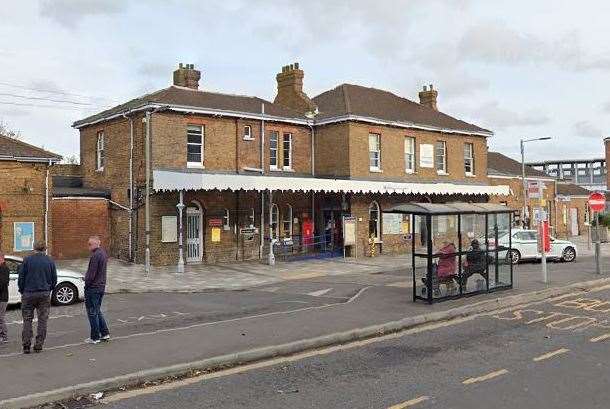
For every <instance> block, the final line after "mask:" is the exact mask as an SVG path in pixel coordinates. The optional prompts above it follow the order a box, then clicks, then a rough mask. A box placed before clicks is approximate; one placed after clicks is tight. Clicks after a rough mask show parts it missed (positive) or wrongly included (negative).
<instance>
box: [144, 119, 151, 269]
mask: <svg viewBox="0 0 610 409" xmlns="http://www.w3.org/2000/svg"><path fill="white" fill-rule="evenodd" d="M150 118H151V112H150V111H146V141H145V155H146V158H145V161H146V197H145V201H144V203H145V206H144V208H145V217H144V218H145V236H146V250H145V252H144V271H145V273H146V276H147V277H148V274H149V273H150Z"/></svg>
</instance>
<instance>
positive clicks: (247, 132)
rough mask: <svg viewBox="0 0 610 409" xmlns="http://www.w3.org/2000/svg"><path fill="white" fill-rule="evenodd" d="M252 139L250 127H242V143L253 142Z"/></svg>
mask: <svg viewBox="0 0 610 409" xmlns="http://www.w3.org/2000/svg"><path fill="white" fill-rule="evenodd" d="M253 140H254V137H253V136H252V126H251V125H244V141H253Z"/></svg>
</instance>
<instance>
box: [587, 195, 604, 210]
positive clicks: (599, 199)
mask: <svg viewBox="0 0 610 409" xmlns="http://www.w3.org/2000/svg"><path fill="white" fill-rule="evenodd" d="M589 207H590V208H591V210H592V211H594V212H602V211H604V209H605V208H606V196H605V195H604V194H603V193H600V192H593V193H591V194H590V195H589Z"/></svg>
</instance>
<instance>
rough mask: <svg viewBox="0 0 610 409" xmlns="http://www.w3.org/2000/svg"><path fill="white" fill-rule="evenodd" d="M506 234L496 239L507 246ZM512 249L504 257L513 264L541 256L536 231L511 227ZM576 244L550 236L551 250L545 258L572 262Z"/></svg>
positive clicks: (575, 252)
mask: <svg viewBox="0 0 610 409" xmlns="http://www.w3.org/2000/svg"><path fill="white" fill-rule="evenodd" d="M508 238H509V237H508V234H505V235H504V236H503V237H501V238H500V239H499V240H498V241H499V243H500V245H503V246H507V247H508ZM511 244H512V249H511V250H510V251H509V252H508V253H507V254H506V258H507V259H508V260H509V261H510V262H511V263H513V264H517V263H519V262H520V261H521V260H535V259H540V258H542V254H540V252H539V251H538V231H537V230H525V229H513V231H512V241H511ZM576 254H577V250H576V245H575V244H574V243H572V242H571V241H568V240H559V239H557V238H555V237H551V250H550V251H549V252H548V253H547V255H546V256H547V258H549V259H553V260H558V261H565V262H572V261H574V260H576Z"/></svg>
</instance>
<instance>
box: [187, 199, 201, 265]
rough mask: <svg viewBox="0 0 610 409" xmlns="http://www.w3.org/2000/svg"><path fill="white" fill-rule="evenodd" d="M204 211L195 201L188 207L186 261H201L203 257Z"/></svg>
mask: <svg viewBox="0 0 610 409" xmlns="http://www.w3.org/2000/svg"><path fill="white" fill-rule="evenodd" d="M201 213H202V211H201V207H200V206H199V205H197V204H195V203H193V204H191V205H190V206H189V207H187V208H186V261H187V263H199V262H201V259H202V254H203V251H202V247H203V238H202V219H203V218H202V214H201Z"/></svg>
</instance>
